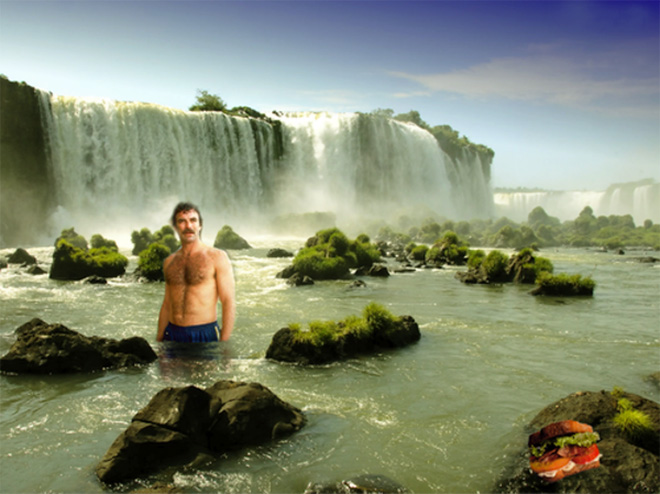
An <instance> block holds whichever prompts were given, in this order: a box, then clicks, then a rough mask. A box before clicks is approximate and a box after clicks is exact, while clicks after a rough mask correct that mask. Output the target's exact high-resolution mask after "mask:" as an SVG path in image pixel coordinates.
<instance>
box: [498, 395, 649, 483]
mask: <svg viewBox="0 0 660 494" xmlns="http://www.w3.org/2000/svg"><path fill="white" fill-rule="evenodd" d="M622 397H624V398H627V399H628V400H630V402H631V403H632V406H633V408H635V409H637V410H641V411H643V412H645V413H646V414H647V415H649V417H650V418H651V421H652V423H653V431H652V432H651V433H649V434H647V435H645V436H642V437H637V438H635V439H631V438H630V437H628V436H626V435H625V434H624V433H623V432H621V431H620V430H619V429H618V428H617V427H616V426H615V425H614V423H613V422H612V418H613V417H614V415H615V414H616V413H617V399H616V398H615V397H614V396H612V394H611V393H609V392H606V391H600V392H598V393H596V392H591V391H584V392H578V393H574V394H572V395H569V396H567V397H566V398H564V399H562V400H559V401H557V402H555V403H553V404H551V405H549V406H548V407H546V408H545V409H543V410H542V411H541V412H540V413H539V414H538V415H537V416H536V417H535V418H534V419H533V420H532V421H531V423H530V424H529V429H530V433H531V432H534V431H537V430H539V429H541V428H543V427H545V426H546V425H548V424H551V423H553V422H558V421H561V420H577V421H578V422H583V423H586V424H589V425H591V426H592V427H593V428H594V431H595V432H598V434H599V435H600V438H601V440H600V441H599V442H598V448H599V449H600V452H601V454H602V455H603V456H602V458H601V460H600V464H601V466H600V467H598V468H595V469H592V470H588V471H585V472H581V473H579V474H576V475H572V476H569V477H566V478H564V479H562V480H560V481H558V482H556V483H548V482H545V481H544V480H542V479H540V478H539V477H538V476H537V475H535V474H533V473H532V472H531V471H530V470H529V460H528V458H529V457H528V453H527V448H525V449H524V450H522V451H521V453H520V455H519V456H518V458H517V459H516V464H515V465H514V466H513V467H512V472H511V475H507V476H506V478H504V479H503V480H502V481H500V482H499V484H498V486H497V489H495V490H496V491H497V492H507V493H522V492H562V493H564V492H565V493H568V492H576V493H595V492H607V493H628V492H659V491H660V458H659V453H660V405H658V404H657V403H655V402H653V401H651V400H647V399H645V398H642V397H641V396H638V395H635V394H632V393H622ZM525 446H526V445H525Z"/></svg>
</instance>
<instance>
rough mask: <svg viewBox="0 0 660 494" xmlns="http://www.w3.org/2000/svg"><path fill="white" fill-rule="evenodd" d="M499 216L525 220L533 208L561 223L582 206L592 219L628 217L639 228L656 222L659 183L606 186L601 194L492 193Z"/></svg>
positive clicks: (659, 208) (659, 210)
mask: <svg viewBox="0 0 660 494" xmlns="http://www.w3.org/2000/svg"><path fill="white" fill-rule="evenodd" d="M494 201H495V208H496V211H497V214H498V215H499V216H506V217H508V218H510V219H512V220H514V221H519V222H522V221H527V215H528V214H529V212H530V211H531V210H532V209H534V208H535V207H538V206H540V207H542V208H543V209H544V210H545V212H546V213H548V214H549V215H550V216H555V217H557V218H559V219H560V220H561V221H566V220H574V219H575V218H577V216H578V215H579V214H580V211H582V210H583V209H584V208H585V207H586V206H589V207H591V208H592V209H593V211H594V214H595V215H596V216H610V215H626V214H630V215H632V217H633V219H634V221H635V224H636V225H638V226H640V225H642V224H643V223H644V221H645V220H647V219H650V220H652V221H653V222H654V223H658V222H660V184H659V183H655V182H654V181H653V180H651V179H647V180H642V181H638V182H630V183H626V184H616V185H612V186H610V187H609V188H608V189H607V190H605V191H562V192H558V191H539V192H496V193H495V195H494Z"/></svg>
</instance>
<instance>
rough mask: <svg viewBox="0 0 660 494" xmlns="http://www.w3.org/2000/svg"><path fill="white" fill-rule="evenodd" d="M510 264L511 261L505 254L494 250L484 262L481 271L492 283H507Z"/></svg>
mask: <svg viewBox="0 0 660 494" xmlns="http://www.w3.org/2000/svg"><path fill="white" fill-rule="evenodd" d="M508 263H509V259H508V257H507V256H506V255H505V254H503V253H502V252H500V251H499V250H493V251H490V252H489V253H488V255H487V256H486V258H485V259H484V260H483V262H482V263H481V267H480V269H481V270H482V271H483V272H484V274H485V275H486V277H487V278H488V280H489V281H491V282H497V281H506V279H507V272H506V268H507V265H508Z"/></svg>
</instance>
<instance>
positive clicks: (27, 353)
mask: <svg viewBox="0 0 660 494" xmlns="http://www.w3.org/2000/svg"><path fill="white" fill-rule="evenodd" d="M15 333H16V341H15V342H14V344H13V345H12V346H11V348H10V349H9V352H8V353H7V354H6V355H5V356H4V357H2V358H0V370H1V371H3V372H13V373H19V374H20V373H30V374H63V373H73V372H93V371H99V370H102V369H110V368H120V367H129V366H133V365H141V364H148V363H150V362H153V361H154V360H156V359H157V358H158V357H157V355H156V353H155V352H154V351H153V349H152V348H151V346H150V345H149V343H148V342H147V340H145V339H144V338H140V337H137V336H136V337H133V338H127V339H124V340H113V339H110V338H101V337H98V336H91V337H88V336H85V335H82V334H80V333H78V332H76V331H73V330H71V329H69V328H67V327H66V326H63V325H62V324H48V323H46V322H44V321H42V320H41V319H36V318H35V319H32V320H31V321H30V322H28V323H26V324H24V325H22V326H21V327H19V328H18V329H17V330H16V332H15Z"/></svg>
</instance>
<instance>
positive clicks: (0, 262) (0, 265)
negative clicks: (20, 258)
mask: <svg viewBox="0 0 660 494" xmlns="http://www.w3.org/2000/svg"><path fill="white" fill-rule="evenodd" d="M7 266H8V263H7V259H5V258H4V257H0V269H5V268H6V267H7Z"/></svg>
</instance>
